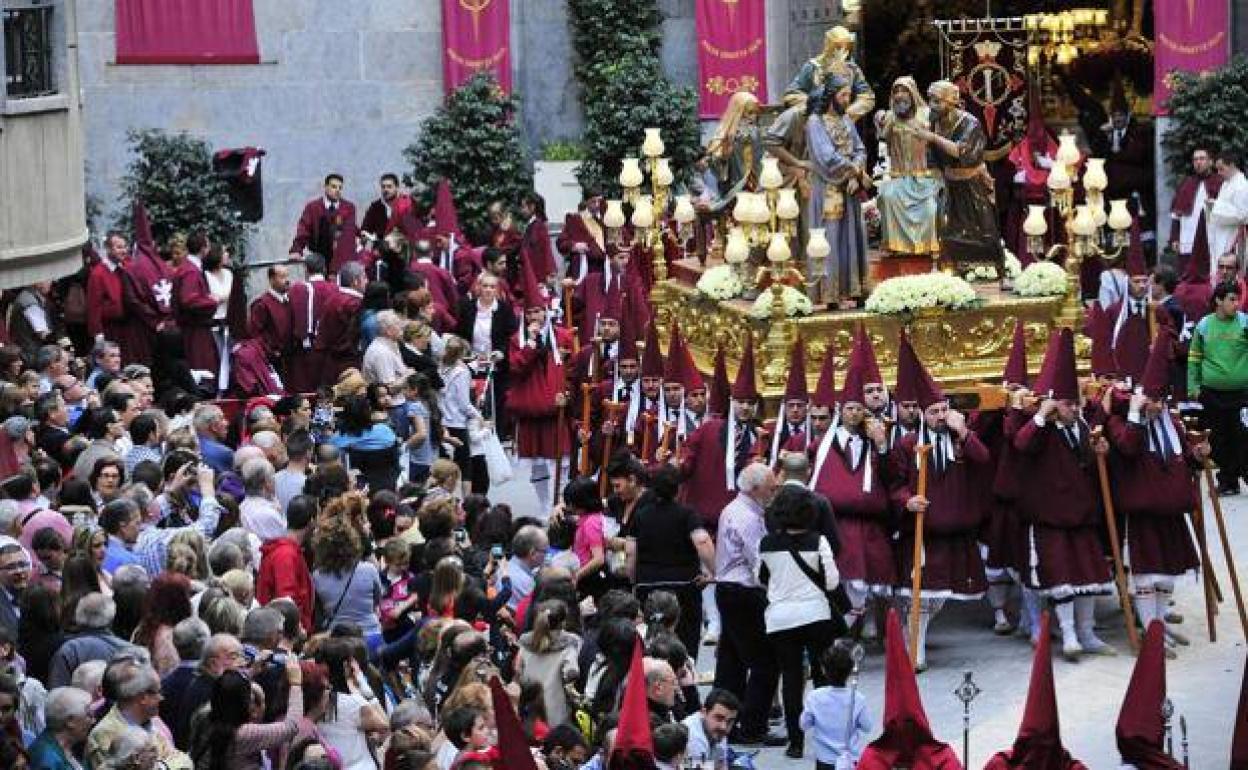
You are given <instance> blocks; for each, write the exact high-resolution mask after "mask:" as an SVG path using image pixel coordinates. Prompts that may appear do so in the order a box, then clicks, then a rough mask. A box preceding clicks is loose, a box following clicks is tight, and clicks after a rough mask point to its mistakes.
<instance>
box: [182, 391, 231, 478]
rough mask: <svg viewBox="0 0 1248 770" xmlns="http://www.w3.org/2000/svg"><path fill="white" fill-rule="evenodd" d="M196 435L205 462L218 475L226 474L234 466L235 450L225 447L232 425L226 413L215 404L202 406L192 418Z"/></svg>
mask: <svg viewBox="0 0 1248 770" xmlns="http://www.w3.org/2000/svg"><path fill="white" fill-rule="evenodd" d="M191 424H192V425H194V426H195V435H196V436H197V437H198V438H199V453H200V456H202V457H203V458H204V462H206V463H208V464H209V465H210V466H212V469H213V470H214V471H216V472H217V473H225V472H226V471H228V470H229V469H230V468H231V467H233V465H234V450H232V449H230V448H229V447H228V446H226V445H225V443H224V442H225V437H226V434H228V433H229V432H230V424H229V422H227V421H226V419H225V412H222V411H221V407H219V406H217V405H215V404H201V405H200V406H199V407H198V408H197V409H196V410H195V415H194V416H193V417H192V418H191Z"/></svg>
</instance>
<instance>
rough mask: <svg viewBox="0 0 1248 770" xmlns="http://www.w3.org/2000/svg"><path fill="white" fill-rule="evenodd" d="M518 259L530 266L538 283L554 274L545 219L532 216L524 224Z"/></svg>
mask: <svg viewBox="0 0 1248 770" xmlns="http://www.w3.org/2000/svg"><path fill="white" fill-rule="evenodd" d="M520 259H521V261H523V262H527V263H528V264H529V265H531V266H532V268H533V276H534V277H535V278H537V282H538V283H539V284H540V283H545V282H546V279H547V278H549V277H550V276H552V275H554V274H555V271H556V270H557V268H556V267H555V255H554V254H551V251H550V230H549V229H548V228H547V227H546V221H545V220H543V219H538V218H537V217H534V218H533V219H531V220H529V223H528V224H527V225H525V227H524V237H523V239H522V240H521V242H520Z"/></svg>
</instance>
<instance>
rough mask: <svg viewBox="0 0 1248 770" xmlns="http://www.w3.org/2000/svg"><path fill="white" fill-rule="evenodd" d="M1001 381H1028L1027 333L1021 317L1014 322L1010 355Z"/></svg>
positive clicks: (1011, 382) (1015, 382)
mask: <svg viewBox="0 0 1248 770" xmlns="http://www.w3.org/2000/svg"><path fill="white" fill-rule="evenodd" d="M1001 382H1003V383H1007V384H1010V385H1026V384H1027V382H1028V378H1027V335H1026V332H1025V327H1024V324H1023V320H1022V319H1021V318H1020V319H1018V320H1016V321H1015V322H1014V343H1013V344H1012V345H1011V346H1010V357H1009V358H1007V359H1006V361H1005V371H1004V372H1002V373H1001Z"/></svg>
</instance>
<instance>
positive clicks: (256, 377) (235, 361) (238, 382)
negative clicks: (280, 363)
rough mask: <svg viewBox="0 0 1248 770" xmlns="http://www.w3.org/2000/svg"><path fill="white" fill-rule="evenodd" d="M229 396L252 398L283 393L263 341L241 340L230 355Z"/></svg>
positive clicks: (254, 339)
mask: <svg viewBox="0 0 1248 770" xmlns="http://www.w3.org/2000/svg"><path fill="white" fill-rule="evenodd" d="M230 356H231V357H230V395H231V396H232V397H234V398H253V397H256V396H269V395H276V394H278V393H282V392H284V389H283V387H282V385H283V383H282V380H281V378H280V377H279V376H278V374H277V370H275V369H274V368H273V366H272V364H270V363H269V351H268V349H267V348H266V346H265V343H264V340H262V339H258V338H253V339H249V340H243V341H242V342H240V343H238V344H237V345H235V346H234V349H233V351H232V352H231V354H230Z"/></svg>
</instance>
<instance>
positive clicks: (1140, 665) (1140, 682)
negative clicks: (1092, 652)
mask: <svg viewBox="0 0 1248 770" xmlns="http://www.w3.org/2000/svg"><path fill="white" fill-rule="evenodd" d="M1165 635H1166V629H1165V625H1164V624H1163V623H1162V622H1161V621H1160V620H1154V621H1153V622H1152V623H1149V624H1148V631H1147V632H1146V633H1145V634H1144V646H1143V647H1142V648H1141V649H1140V656H1139V657H1138V658H1136V659H1135V669H1134V670H1132V672H1131V683H1130V684H1128V685H1127V692H1126V694H1125V695H1124V697H1123V699H1122V710H1121V711H1119V712H1118V724H1117V725H1116V726H1115V728H1114V736H1115V737H1116V738H1117V740H1118V753H1119V755H1121V756H1122V761H1123V762H1124V763H1125V764H1130V765H1133V766H1134V767H1136V768H1137V770H1180V768H1182V767H1183V765H1181V764H1179V763H1178V762H1176V761H1175V760H1174V758H1173V757H1171V756H1170V755H1169V754H1167V753H1166V750H1165V746H1164V742H1165V737H1166V721H1165V717H1164V716H1163V715H1162V709H1163V707H1164V706H1165V702H1166V640H1165Z"/></svg>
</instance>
